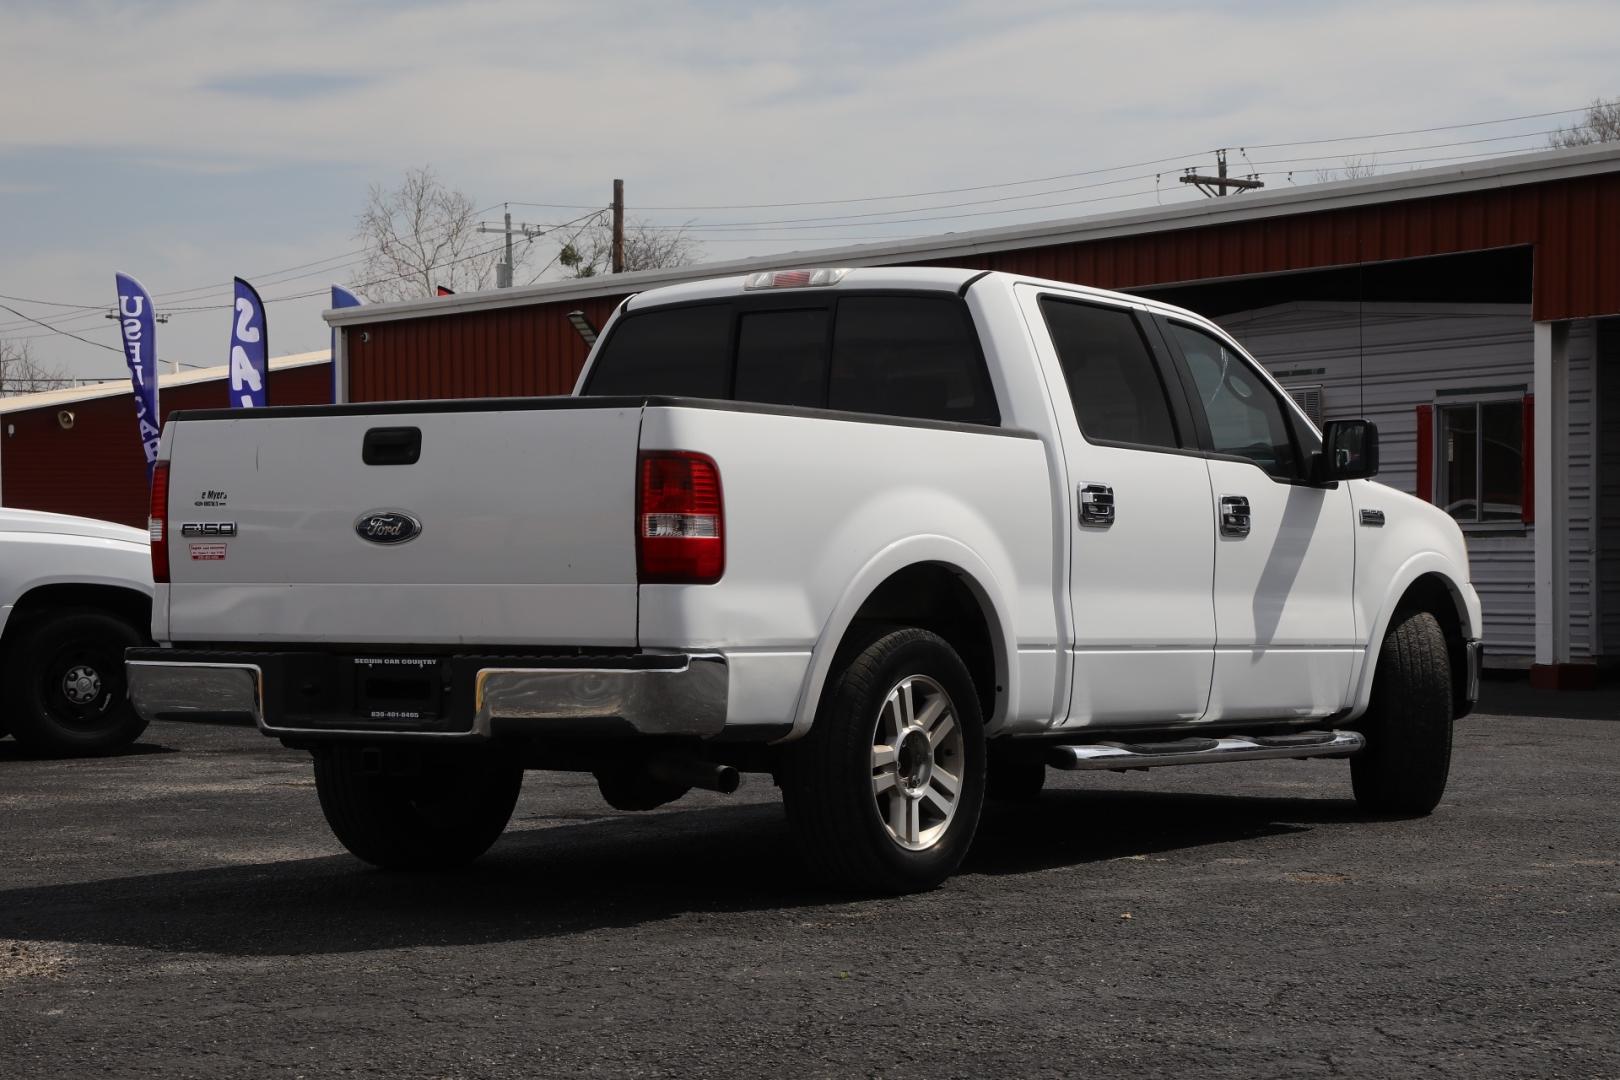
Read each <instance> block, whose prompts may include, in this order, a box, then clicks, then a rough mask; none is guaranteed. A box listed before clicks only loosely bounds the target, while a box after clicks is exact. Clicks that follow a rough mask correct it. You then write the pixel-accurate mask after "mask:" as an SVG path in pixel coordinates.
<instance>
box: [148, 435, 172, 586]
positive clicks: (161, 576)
mask: <svg viewBox="0 0 1620 1080" xmlns="http://www.w3.org/2000/svg"><path fill="white" fill-rule="evenodd" d="M146 535H147V537H148V538H149V539H150V540H151V541H152V580H153V581H155V582H157V583H158V584H159V585H166V584H168V581H169V463H168V462H167V461H159V462H157V463H156V464H154V465H153V466H152V505H151V509H150V510H149V511H148V513H147V517H146Z"/></svg>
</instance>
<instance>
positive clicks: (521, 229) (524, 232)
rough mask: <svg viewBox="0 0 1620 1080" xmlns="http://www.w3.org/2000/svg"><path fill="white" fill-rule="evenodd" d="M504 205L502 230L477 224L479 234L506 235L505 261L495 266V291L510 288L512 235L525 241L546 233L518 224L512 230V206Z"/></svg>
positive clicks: (494, 226)
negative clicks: (519, 236) (504, 214)
mask: <svg viewBox="0 0 1620 1080" xmlns="http://www.w3.org/2000/svg"><path fill="white" fill-rule="evenodd" d="M505 205H506V225H505V227H504V228H503V227H501V226H498V225H485V224H484V223H483V222H482V221H480V222H479V223H478V231H479V232H481V233H505V234H506V261H505V262H500V263H496V264H495V287H496V288H497V289H510V288H511V287H512V237H513V235H521V236H522V237H523V238H524V239H526V240H533V239H534V238H535V237H537V236H542V235H544V234H545V231H546V230H544V229H542V228H541V227H540V226H538V225H523V224H519V225H518V227H517V228H515V229H514V228H512V204H511V203H507V204H505Z"/></svg>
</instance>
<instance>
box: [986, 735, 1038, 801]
mask: <svg viewBox="0 0 1620 1080" xmlns="http://www.w3.org/2000/svg"><path fill="white" fill-rule="evenodd" d="M985 779H986V783H985V795H986V796H987V797H988V798H989V799H990V800H991V801H992V802H1004V803H1027V802H1034V801H1035V800H1036V799H1038V798H1040V797H1041V789H1042V788H1044V787H1046V762H1044V761H1042V760H1041V759H1040V757H1039V756H1037V755H1034V754H1031V753H1029V752H1028V750H1027V749H1025V748H1023V747H1012V746H1008V745H1006V741H1005V740H997V741H995V742H992V743H991V744H990V756H989V761H988V763H987V766H986V772H985Z"/></svg>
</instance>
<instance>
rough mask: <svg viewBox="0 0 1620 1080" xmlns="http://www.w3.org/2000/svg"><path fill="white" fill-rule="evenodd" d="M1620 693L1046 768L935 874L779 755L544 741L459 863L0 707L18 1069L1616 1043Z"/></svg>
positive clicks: (1532, 1070)
mask: <svg viewBox="0 0 1620 1080" xmlns="http://www.w3.org/2000/svg"><path fill="white" fill-rule="evenodd" d="M1617 776H1620V723H1613V722H1604V721H1603V720H1579V719H1536V718H1527V717H1514V718H1508V717H1501V716H1477V717H1473V718H1471V719H1469V720H1467V721H1465V722H1464V723H1463V724H1462V725H1461V726H1460V728H1459V730H1458V739H1457V752H1456V758H1455V763H1454V767H1453V774H1452V785H1451V789H1450V791H1449V793H1448V795H1447V798H1446V801H1445V802H1444V803H1443V804H1442V805H1441V807H1440V809H1439V810H1438V811H1437V812H1436V813H1435V814H1434V815H1433V816H1431V817H1429V818H1426V819H1421V820H1404V821H1379V820H1370V819H1367V818H1365V817H1364V816H1363V815H1361V814H1360V813H1359V812H1358V811H1357V809H1356V807H1355V804H1354V803H1353V802H1352V801H1351V800H1350V798H1349V777H1348V768H1347V767H1346V765H1345V764H1344V763H1342V762H1328V761H1317V762H1274V763H1273V762H1268V763H1260V764H1248V765H1227V766H1205V767H1196V768H1178V769H1161V770H1155V771H1153V772H1150V773H1129V774H1124V775H1116V774H1112V773H1104V774H1079V775H1076V774H1057V773H1053V774H1051V782H1050V785H1049V790H1048V792H1047V793H1046V795H1045V796H1043V798H1042V799H1041V800H1040V801H1038V802H1037V803H1035V804H1033V805H1028V806H1016V807H997V808H994V809H992V810H991V811H990V812H989V813H988V816H987V817H986V819H985V821H984V823H983V826H982V828H981V832H980V836H979V839H978V841H977V843H976V846H975V849H974V851H973V853H972V855H971V857H970V859H969V861H968V864H967V865H966V867H965V868H964V869H963V871H962V872H961V873H960V874H959V876H958V877H957V878H955V879H954V880H953V881H951V882H950V883H948V884H947V885H946V886H945V887H944V888H942V889H940V890H938V891H936V892H933V893H930V894H927V895H923V896H915V897H907V898H901V899H885V900H854V901H851V900H848V899H846V898H843V897H840V896H838V895H836V894H834V893H830V892H828V891H826V890H825V889H823V888H821V887H820V886H819V885H818V883H817V882H816V881H814V880H812V879H810V878H808V877H807V875H806V874H805V872H804V871H802V870H801V869H800V868H799V865H798V863H797V862H796V861H795V859H794V856H793V851H792V847H791V844H790V841H789V836H788V832H787V828H786V823H785V821H784V819H783V815H782V810H781V806H780V803H779V801H778V799H777V797H776V792H775V790H774V789H773V788H772V787H771V785H770V783H769V781H768V780H767V779H764V778H760V777H752V776H750V777H746V778H745V781H744V786H743V788H742V790H741V791H740V792H739V793H738V794H736V795H733V796H721V795H710V794H701V795H694V796H690V797H688V798H687V799H685V800H682V801H681V802H679V803H676V804H674V805H672V806H670V807H667V808H665V809H663V810H661V811H657V812H654V813H650V814H627V813H619V812H616V811H613V810H610V809H609V808H608V807H607V806H606V805H605V804H603V803H602V802H601V800H600V799H599V798H598V796H597V794H596V791H595V787H594V784H593V783H592V782H591V781H590V780H589V779H588V778H581V777H577V776H568V775H561V774H546V773H531V774H530V775H529V778H528V782H527V785H526V787H525V791H524V795H523V799H522V801H521V802H520V804H519V806H518V810H517V813H516V815H515V817H514V820H513V824H512V827H511V829H510V830H509V831H508V833H507V834H506V836H505V837H504V838H503V839H502V840H501V841H500V843H499V844H497V845H496V847H495V849H494V850H493V851H492V852H491V853H490V855H488V856H486V857H485V858H484V859H483V860H481V861H480V862H479V863H477V864H476V865H475V866H474V867H472V868H471V869H469V870H467V871H465V872H462V873H457V874H444V875H432V876H425V877H424V876H414V877H413V876H400V875H391V874H386V873H381V872H378V871H374V870H370V869H368V868H366V867H364V866H362V865H361V864H359V863H358V862H356V861H354V860H353V859H351V858H350V857H349V856H348V855H347V854H346V853H344V852H343V850H342V849H341V848H340V847H339V846H338V844H337V843H336V841H335V840H333V839H332V838H331V836H330V834H329V833H328V832H327V830H326V826H325V823H324V821H323V820H322V818H321V813H320V809H319V807H318V805H317V803H316V798H315V791H314V787H313V781H312V778H311V773H310V767H309V763H308V758H307V755H304V754H300V753H296V752H294V751H289V750H284V749H282V748H281V747H280V746H279V745H277V744H275V743H273V742H270V741H268V740H265V739H263V738H261V737H260V736H258V735H257V734H256V733H254V732H253V731H251V730H244V729H240V728H219V727H204V726H195V725H182V724H156V725H154V726H153V727H152V728H151V729H150V730H149V731H148V733H147V735H146V737H145V739H144V740H143V741H142V743H141V744H139V745H138V746H137V748H136V751H135V752H134V753H131V754H128V755H125V756H121V757H116V758H109V759H103V760H89V761H31V760H26V759H24V758H22V757H21V756H20V755H19V752H18V750H17V748H16V746H15V744H14V743H11V742H10V741H6V742H3V743H0V1077H6V1078H19V1080H21V1078H29V1080H35V1078H46V1077H75V1078H82V1077H95V1076H111V1077H164V1078H183V1077H311V1078H315V1077H355V1076H364V1077H370V1076H377V1077H390V1078H414V1077H458V1078H459V1077H480V1078H481V1077H564V1076H651V1077H663V1076H669V1077H686V1076H726V1077H730V1076H830V1077H845V1076H882V1077H896V1078H901V1077H905V1078H911V1077H918V1078H920V1077H957V1076H964V1077H968V1076H971V1077H1015V1076H1078V1075H1086V1076H1091V1077H1108V1076H1171V1075H1174V1076H1178V1077H1203V1076H1231V1077H1273V1076H1275V1077H1291V1078H1296V1077H1311V1076H1334V1075H1343V1076H1354V1077H1384V1076H1387V1077H1402V1078H1407V1077H1412V1076H1415V1075H1423V1076H1443V1077H1450V1076H1455V1077H1468V1078H1470V1080H1475V1078H1480V1077H1493V1076H1513V1077H1524V1076H1536V1077H1582V1078H1587V1077H1611V1078H1612V1077H1620V813H1617V800H1616V777H1617Z"/></svg>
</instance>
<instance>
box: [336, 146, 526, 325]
mask: <svg viewBox="0 0 1620 1080" xmlns="http://www.w3.org/2000/svg"><path fill="white" fill-rule="evenodd" d="M354 235H355V239H357V240H359V241H360V242H361V243H362V244H364V245H365V249H366V256H365V262H364V264H363V265H362V267H361V269H360V272H359V277H360V281H359V283H358V284H356V285H355V287H354V288H355V291H356V292H358V293H359V294H360V295H362V296H364V297H365V298H366V299H367V300H370V301H373V302H386V301H390V300H414V299H417V298H420V297H424V296H433V295H434V294H435V290H436V288H437V287H439V286H443V287H444V288H446V289H449V290H451V291H452V292H472V291H476V290H478V289H487V288H490V287H491V286H493V285H494V284H495V267H496V265H497V264H498V263H499V262H501V260H502V259H503V258H504V255H503V250H502V249H503V247H504V241H503V240H502V239H501V238H500V237H499V236H496V235H493V234H488V233H480V232H478V219H477V216H476V211H475V209H474V207H473V202H472V200H471V199H469V198H468V197H467V196H466V195H464V194H462V193H461V192H459V191H456V190H454V189H452V188H449V187H446V186H445V184H444V182H443V181H441V180H440V179H439V177H438V174H437V173H435V172H434V171H433V168H432V166H429V165H424V166H422V167H421V168H419V169H410V170H407V171H406V173H405V178H404V180H403V182H401V184H400V186H399V187H397V188H394V189H392V190H384V189H383V188H382V186H381V185H379V184H373V185H371V190H370V192H369V193H368V195H367V197H366V208H365V210H364V211H363V212H362V213H361V214H360V217H359V218H358V219H357V221H356V223H355V233H354ZM528 247H529V245H528V243H527V242H520V243H519V244H518V245H517V247H516V248H515V249H514V253H513V258H512V261H513V263H514V264H516V265H518V266H521V265H522V264H523V261H524V259H525V257H527V255H528Z"/></svg>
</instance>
